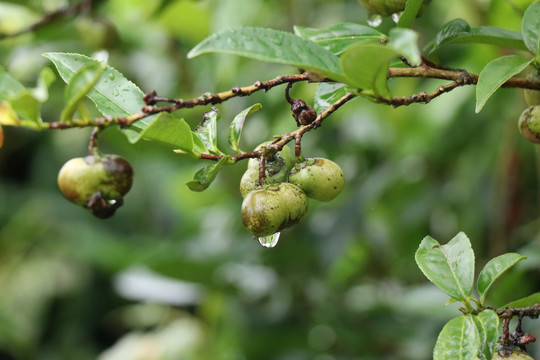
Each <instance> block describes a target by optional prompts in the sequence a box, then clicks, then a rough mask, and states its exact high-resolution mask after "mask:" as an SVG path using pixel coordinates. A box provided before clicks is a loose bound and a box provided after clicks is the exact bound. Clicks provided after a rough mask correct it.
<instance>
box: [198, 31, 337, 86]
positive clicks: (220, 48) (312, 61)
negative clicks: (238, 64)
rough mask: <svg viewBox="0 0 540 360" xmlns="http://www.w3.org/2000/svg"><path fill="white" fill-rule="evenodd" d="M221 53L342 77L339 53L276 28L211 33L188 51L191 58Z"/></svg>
mask: <svg viewBox="0 0 540 360" xmlns="http://www.w3.org/2000/svg"><path fill="white" fill-rule="evenodd" d="M212 52H219V53H226V54H233V55H239V56H244V57H247V58H250V59H255V60H259V61H267V62H274V63H280V64H287V65H293V66H296V67H299V68H302V69H305V70H314V71H316V72H320V73H323V74H325V75H327V76H328V77H330V78H333V79H334V80H340V79H342V77H343V75H342V74H341V70H340V68H339V61H338V58H337V56H335V55H334V54H332V53H331V52H330V51H328V50H326V49H324V48H323V47H321V46H319V45H317V44H315V43H313V42H312V41H308V40H304V39H302V38H301V37H299V36H296V35H294V34H291V33H288V32H284V31H278V30H273V29H265V28H257V27H240V28H233V29H228V30H225V31H221V32H218V33H215V34H213V35H210V36H209V37H208V38H206V39H205V40H203V41H202V42H201V43H199V44H198V45H197V46H195V47H194V48H193V49H191V51H190V52H189V53H188V58H194V57H196V56H199V55H202V54H206V53H212Z"/></svg>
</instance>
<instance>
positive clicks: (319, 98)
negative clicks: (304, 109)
mask: <svg viewBox="0 0 540 360" xmlns="http://www.w3.org/2000/svg"><path fill="white" fill-rule="evenodd" d="M355 91H356V90H355V89H353V88H351V87H349V86H347V85H345V84H341V83H320V84H319V85H318V86H317V90H316V91H315V97H314V99H313V100H314V105H313V108H314V109H315V111H316V112H317V113H319V112H321V111H323V110H324V109H326V108H327V107H329V106H330V105H332V104H333V103H335V102H336V101H338V100H339V99H341V98H342V97H343V96H345V95H346V94H347V93H352V92H355Z"/></svg>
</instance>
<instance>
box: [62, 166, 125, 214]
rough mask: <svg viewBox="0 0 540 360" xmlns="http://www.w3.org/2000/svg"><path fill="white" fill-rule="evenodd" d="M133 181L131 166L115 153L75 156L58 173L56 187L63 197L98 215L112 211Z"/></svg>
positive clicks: (118, 205)
mask: <svg viewBox="0 0 540 360" xmlns="http://www.w3.org/2000/svg"><path fill="white" fill-rule="evenodd" d="M132 183H133V169H132V168H131V165H129V163H128V162H127V161H126V160H125V159H124V158H122V157H120V156H116V155H106V156H103V157H101V156H95V155H91V156H86V157H84V158H82V157H79V158H74V159H71V160H69V161H68V162H66V163H65V164H64V166H62V168H61V169H60V172H59V173H58V187H59V188H60V191H61V192H62V194H63V195H64V197H65V198H66V199H68V200H69V201H71V202H73V203H75V204H77V205H82V206H83V207H85V208H88V209H90V211H91V212H92V214H94V215H95V216H96V217H99V218H108V217H111V216H112V215H113V214H114V212H115V211H116V209H117V208H118V207H120V206H121V205H122V204H123V197H124V195H125V194H126V193H127V192H128V191H129V189H131V185H132Z"/></svg>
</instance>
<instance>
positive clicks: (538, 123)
mask: <svg viewBox="0 0 540 360" xmlns="http://www.w3.org/2000/svg"><path fill="white" fill-rule="evenodd" d="M518 127H519V131H520V132H521V134H522V135H523V137H524V138H525V139H527V140H529V141H530V142H533V143H535V144H540V105H535V106H529V107H528V108H526V109H525V110H524V111H523V112H522V113H521V116H520V117H519V122H518Z"/></svg>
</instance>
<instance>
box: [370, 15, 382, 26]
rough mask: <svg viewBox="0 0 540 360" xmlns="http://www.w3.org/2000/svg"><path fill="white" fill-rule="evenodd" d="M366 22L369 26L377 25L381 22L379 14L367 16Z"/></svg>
mask: <svg viewBox="0 0 540 360" xmlns="http://www.w3.org/2000/svg"><path fill="white" fill-rule="evenodd" d="M367 23H368V25H369V26H372V27H377V26H379V25H381V23H382V16H381V15H379V14H373V15H371V16H370V17H369V19H368V21H367Z"/></svg>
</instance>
